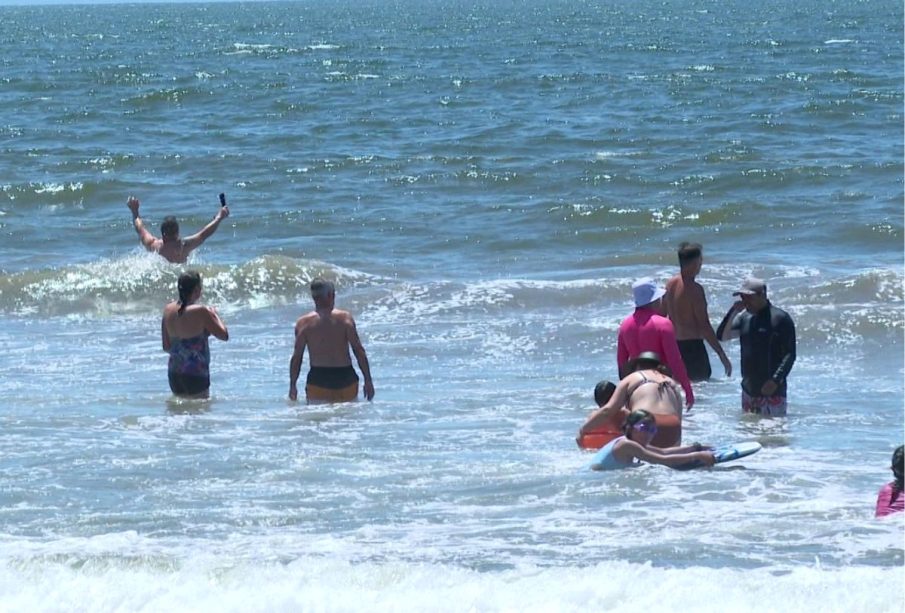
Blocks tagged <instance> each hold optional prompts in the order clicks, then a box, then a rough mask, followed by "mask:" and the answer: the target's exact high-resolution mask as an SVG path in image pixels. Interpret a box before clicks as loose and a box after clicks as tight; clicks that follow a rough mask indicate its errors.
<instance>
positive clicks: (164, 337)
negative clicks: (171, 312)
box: [160, 317, 170, 353]
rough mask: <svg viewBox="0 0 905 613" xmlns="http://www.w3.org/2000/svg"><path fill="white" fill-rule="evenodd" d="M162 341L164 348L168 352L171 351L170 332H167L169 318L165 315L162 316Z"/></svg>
mask: <svg viewBox="0 0 905 613" xmlns="http://www.w3.org/2000/svg"><path fill="white" fill-rule="evenodd" d="M160 342H161V344H162V345H163V350H164V351H166V352H167V353H169V352H170V333H169V332H167V320H166V318H165V317H161V318H160Z"/></svg>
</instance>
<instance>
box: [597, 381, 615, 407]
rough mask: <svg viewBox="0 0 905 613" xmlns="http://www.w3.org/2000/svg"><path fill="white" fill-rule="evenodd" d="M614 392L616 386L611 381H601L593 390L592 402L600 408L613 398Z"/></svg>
mask: <svg viewBox="0 0 905 613" xmlns="http://www.w3.org/2000/svg"><path fill="white" fill-rule="evenodd" d="M615 391H616V384H615V383H613V382H612V381H607V380H603V381H601V382H600V383H598V384H597V386H596V387H595V388H594V402H596V403H597V406H599V407H602V406H603V405H605V404H606V403H607V402H609V401H610V398H611V397H612V396H613V392H615Z"/></svg>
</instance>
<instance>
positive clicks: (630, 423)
mask: <svg viewBox="0 0 905 613" xmlns="http://www.w3.org/2000/svg"><path fill="white" fill-rule="evenodd" d="M643 423H651V424H652V423H656V420H655V419H654V415H653V413H651V412H650V411H645V410H644V409H635V410H634V411H632V412H631V413H629V415H628V417H626V418H625V425H623V426H622V433H623V434H625V436H626V438H629V436H628V433H629V431H631V429H632V428H634V427H635V425H637V424H643Z"/></svg>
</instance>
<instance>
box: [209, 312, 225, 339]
mask: <svg viewBox="0 0 905 613" xmlns="http://www.w3.org/2000/svg"><path fill="white" fill-rule="evenodd" d="M204 310H205V311H206V312H207V322H206V323H205V329H206V330H207V331H208V332H210V333H211V334H213V335H214V336H216V337H217V338H219V339H220V340H221V341H228V340H229V331H228V330H227V329H226V324H224V323H223V320H222V319H220V316H219V315H217V311H216V310H215V309H214V307H204Z"/></svg>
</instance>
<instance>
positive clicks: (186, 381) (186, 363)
mask: <svg viewBox="0 0 905 613" xmlns="http://www.w3.org/2000/svg"><path fill="white" fill-rule="evenodd" d="M178 288H179V299H178V300H177V301H176V302H171V303H170V304H168V305H167V306H165V307H164V309H163V319H162V321H161V326H160V328H161V340H162V342H163V350H164V351H166V352H168V353H169V354H170V361H169V365H168V367H167V375H168V378H169V382H170V389H171V390H172V392H173V393H174V394H176V395H177V396H190V397H206V396H207V395H208V390H209V388H210V385H211V380H210V362H211V353H210V347H209V346H208V342H207V338H208V336H210V335H211V334H213V335H214V336H215V337H217V338H219V339H220V340H221V341H226V340H229V332H228V331H227V329H226V325H225V324H224V323H223V321H222V320H221V319H220V316H219V315H217V311H215V310H214V309H213V307H209V306H204V305H202V304H198V301H199V300H200V299H201V275H200V274H198V273H197V272H194V271H188V272H185V273H183V274H181V275H179V281H178Z"/></svg>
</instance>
